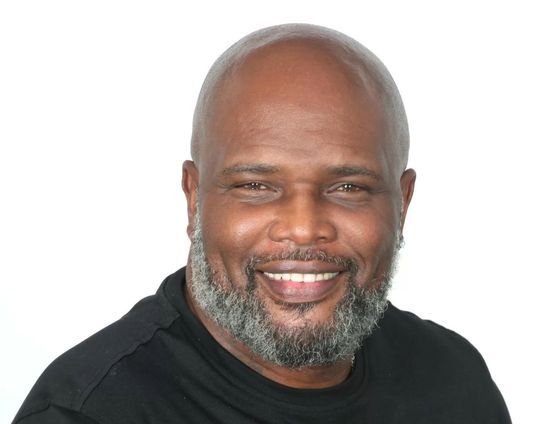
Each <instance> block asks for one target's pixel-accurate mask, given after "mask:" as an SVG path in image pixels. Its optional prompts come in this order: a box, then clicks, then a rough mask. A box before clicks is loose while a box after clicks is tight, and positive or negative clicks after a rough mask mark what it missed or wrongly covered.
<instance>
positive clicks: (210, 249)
mask: <svg viewBox="0 0 550 424" xmlns="http://www.w3.org/2000/svg"><path fill="white" fill-rule="evenodd" d="M211 203H212V204H209V203H208V202H205V204H204V208H203V215H202V223H203V224H202V227H203V237H204V244H205V249H206V253H207V255H208V258H209V260H211V261H212V262H218V261H221V262H223V265H224V266H225V268H227V269H230V268H231V267H238V268H241V267H242V266H243V264H245V263H246V262H247V261H248V260H249V259H250V256H251V255H253V254H255V253H257V252H258V250H259V251H261V248H260V247H261V246H262V244H263V243H264V242H265V240H266V238H267V229H268V228H269V222H270V220H271V219H272V216H271V215H270V214H269V213H266V212H265V211H262V210H261V209H260V208H250V207H246V208H245V207H239V206H238V205H237V206H235V205H228V204H217V205H216V203H215V202H211ZM206 211H208V212H206Z"/></svg>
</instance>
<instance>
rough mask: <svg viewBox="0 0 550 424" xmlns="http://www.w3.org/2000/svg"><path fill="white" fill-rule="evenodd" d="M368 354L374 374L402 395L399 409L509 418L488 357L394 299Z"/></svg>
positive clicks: (487, 418)
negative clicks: (485, 358)
mask: <svg viewBox="0 0 550 424" xmlns="http://www.w3.org/2000/svg"><path fill="white" fill-rule="evenodd" d="M367 356H368V361H369V362H370V363H369V365H368V366H369V372H371V377H372V380H373V381H374V382H376V386H377V387H378V388H382V391H383V392H386V393H390V394H391V396H390V397H393V399H396V398H399V399H401V403H400V405H399V407H397V409H396V411H401V412H402V413H403V414H404V415H414V414H415V413H420V412H419V411H430V412H429V414H431V415H430V416H433V417H434V419H433V421H432V422H448V420H447V421H446V420H445V419H443V417H449V416H453V417H454V416H460V417H470V418H467V420H469V421H466V422H472V423H474V422H475V423H478V422H480V423H481V422H483V423H508V422H509V416H508V412H507V408H506V405H505V403H504V400H503V399H502V396H501V394H500V392H499V390H498V388H497V387H496V385H495V383H494V382H493V380H492V378H491V375H490V373H489V370H488V368H487V366H486V364H485V361H484V360H483V357H482V356H481V354H480V353H479V352H478V350H477V349H476V348H475V347H474V346H473V345H472V344H471V343H470V342H469V341H468V340H466V339H465V338H464V337H462V336H461V335H459V334H457V333H455V332H454V331H452V330H449V329H447V328H445V327H443V326H441V325H439V324H436V323H434V322H432V321H429V320H423V319H421V318H419V317H418V316H416V315H415V314H413V313H410V312H405V311H401V310H399V309H397V308H396V307H394V306H393V305H391V304H390V305H389V306H388V309H387V311H386V313H385V315H384V317H383V319H382V320H381V321H380V324H379V328H378V329H377V330H376V331H375V332H374V334H373V335H372V336H371V337H370V338H369V339H368V340H367ZM396 413H398V412H396ZM474 417H475V419H474ZM480 417H481V418H480ZM465 419H466V418H465ZM438 420H439V421H438ZM449 422H451V421H449ZM452 422H454V421H452Z"/></svg>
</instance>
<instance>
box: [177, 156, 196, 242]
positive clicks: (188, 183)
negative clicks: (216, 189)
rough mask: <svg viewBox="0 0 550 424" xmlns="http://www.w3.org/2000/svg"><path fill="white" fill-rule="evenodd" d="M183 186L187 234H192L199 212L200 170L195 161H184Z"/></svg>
mask: <svg viewBox="0 0 550 424" xmlns="http://www.w3.org/2000/svg"><path fill="white" fill-rule="evenodd" d="M181 187H182V189H183V192H184V193H185V197H186V199H187V217H188V224H187V234H188V235H189V236H191V234H192V232H193V222H194V220H195V214H196V213H197V202H198V200H199V199H198V188H199V171H198V170H197V167H196V166H195V163H194V162H193V161H190V160H186V161H185V162H184V163H183V170H182V178H181Z"/></svg>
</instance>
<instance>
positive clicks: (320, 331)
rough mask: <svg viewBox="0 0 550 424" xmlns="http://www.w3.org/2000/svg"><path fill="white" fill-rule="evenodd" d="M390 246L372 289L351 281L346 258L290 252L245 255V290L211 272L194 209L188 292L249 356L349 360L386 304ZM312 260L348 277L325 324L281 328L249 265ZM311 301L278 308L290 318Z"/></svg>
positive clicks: (291, 365)
mask: <svg viewBox="0 0 550 424" xmlns="http://www.w3.org/2000/svg"><path fill="white" fill-rule="evenodd" d="M398 250H399V245H398V243H397V242H396V247H395V248H394V252H393V254H392V258H391V266H390V267H389V270H388V272H387V273H386V275H385V276H384V277H383V279H382V282H381V284H380V285H379V287H377V288H361V287H359V286H358V284H357V282H356V280H355V279H356V274H357V265H356V263H355V261H354V260H351V259H349V258H342V257H334V256H329V255H327V254H325V253H320V254H314V255H312V254H309V253H308V252H307V251H306V252H303V251H295V252H290V253H288V254H286V255H281V256H273V255H271V256H269V257H265V258H258V257H253V258H250V261H249V263H248V265H247V266H246V267H245V269H244V272H245V274H246V275H247V285H246V288H245V289H242V288H238V286H237V285H235V284H234V283H233V282H232V281H230V280H229V278H228V277H227V275H225V274H222V273H219V272H218V273H214V272H213V270H212V267H211V265H210V264H209V262H208V258H207V257H206V253H205V249H204V242H203V237H202V230H201V222H200V212H199V211H198V210H197V213H196V214H195V219H194V227H193V234H192V239H191V251H190V259H191V266H192V281H190V282H188V284H190V289H191V294H192V296H193V297H194V299H195V301H196V303H197V304H198V305H199V306H200V307H201V308H202V310H203V311H204V312H205V313H206V315H207V316H208V317H209V318H210V319H212V320H213V321H214V322H215V323H216V324H217V325H219V326H220V327H222V328H224V329H225V330H226V331H228V332H229V333H230V334H231V335H232V336H233V337H235V338H236V339H238V340H240V341H241V342H242V343H244V344H245V345H246V346H247V347H248V348H249V349H250V350H251V351H252V352H253V353H254V354H256V355H258V356H259V357H260V358H262V359H264V360H266V361H269V362H271V363H273V364H276V365H280V366H282V367H285V368H288V369H301V368H304V367H315V366H322V365H330V364H333V363H335V362H337V361H341V360H350V358H353V355H354V354H355V353H356V352H357V351H358V350H359V349H360V348H361V346H362V344H363V342H364V339H365V337H367V336H369V335H370V334H371V333H372V332H373V330H374V329H375V328H376V325H377V322H378V320H379V319H380V318H381V316H382V315H383V313H384V311H385V309H386V307H387V293H388V290H389V287H390V282H391V277H392V275H393V273H394V271H395V264H396V262H397V260H396V258H397V253H398ZM284 259H293V260H317V261H323V262H330V263H338V264H339V265H341V266H343V267H344V268H345V269H346V271H347V272H348V274H349V275H350V277H349V279H348V281H347V287H346V292H345V295H344V297H343V298H342V300H341V301H340V302H339V303H338V304H337V305H336V307H335V309H334V312H333V315H332V318H331V319H330V320H329V321H328V322H326V323H311V322H307V321H305V320H304V324H303V325H302V326H288V325H287V326H285V325H284V324H280V323H276V322H274V321H273V319H272V317H271V315H270V313H269V311H268V309H267V307H266V305H265V303H264V301H263V300H262V299H261V298H260V296H259V295H258V288H257V283H256V279H255V273H256V271H255V267H256V265H257V264H258V263H262V262H264V261H269V260H284ZM315 306H316V305H315V304H314V303H303V304H298V305H296V304H285V305H282V308H283V309H286V311H287V312H288V313H289V314H292V317H293V318H294V317H300V316H303V315H304V314H305V313H307V312H308V311H309V310H310V309H312V308H314V307H315Z"/></svg>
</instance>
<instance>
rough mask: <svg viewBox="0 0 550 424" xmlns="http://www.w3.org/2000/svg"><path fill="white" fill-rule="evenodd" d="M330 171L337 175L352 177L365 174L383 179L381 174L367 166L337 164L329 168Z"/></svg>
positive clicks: (379, 179) (376, 178)
mask: <svg viewBox="0 0 550 424" xmlns="http://www.w3.org/2000/svg"><path fill="white" fill-rule="evenodd" d="M329 173H330V174H331V175H335V176H337V177H350V176H353V175H364V176H367V177H371V178H374V179H375V180H378V181H381V180H382V177H381V176H380V174H378V173H376V172H374V171H373V170H372V169H369V168H365V167H363V166H335V167H331V168H329Z"/></svg>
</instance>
